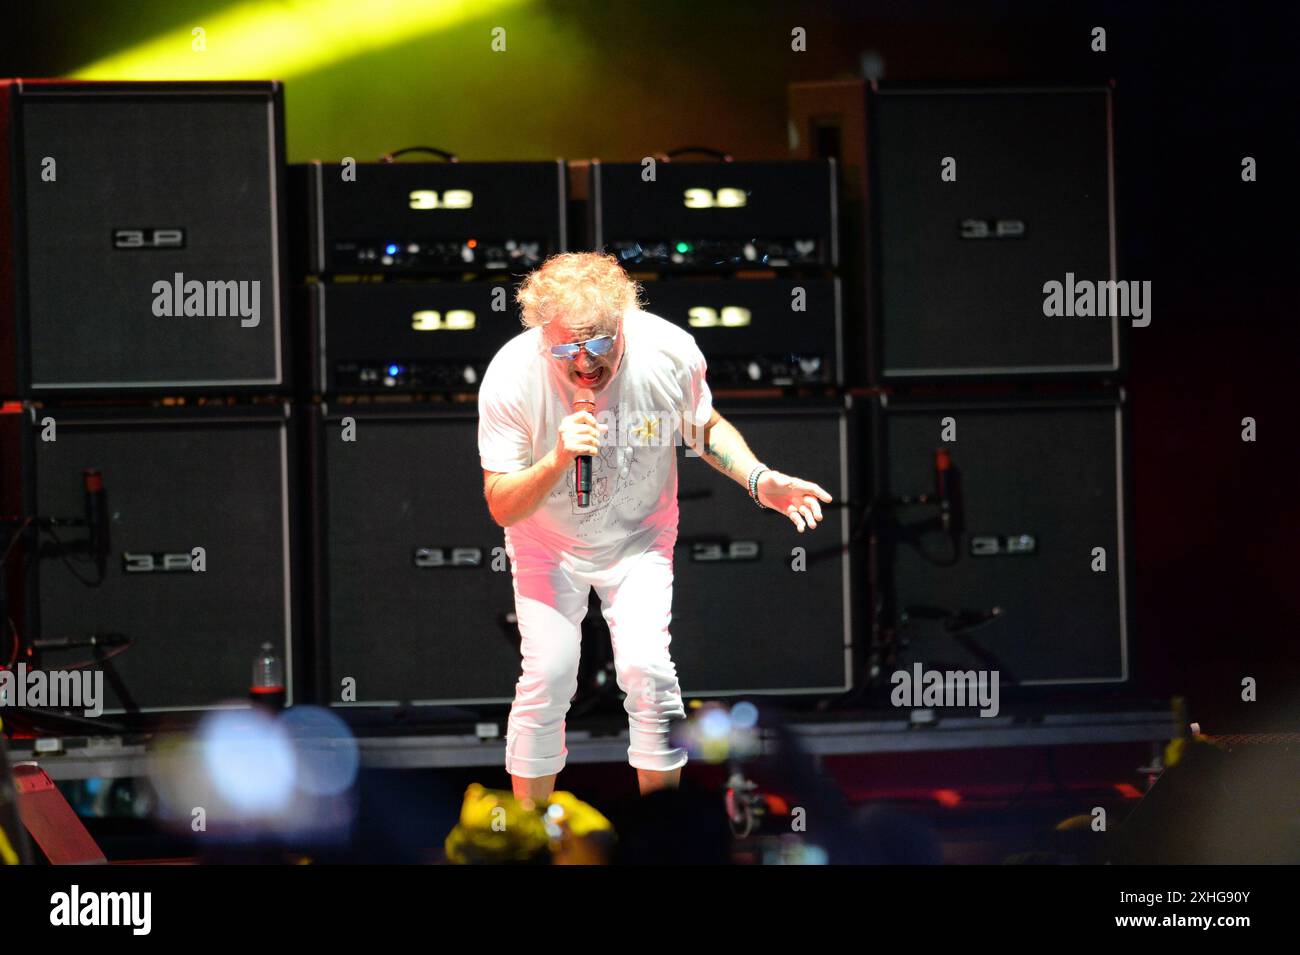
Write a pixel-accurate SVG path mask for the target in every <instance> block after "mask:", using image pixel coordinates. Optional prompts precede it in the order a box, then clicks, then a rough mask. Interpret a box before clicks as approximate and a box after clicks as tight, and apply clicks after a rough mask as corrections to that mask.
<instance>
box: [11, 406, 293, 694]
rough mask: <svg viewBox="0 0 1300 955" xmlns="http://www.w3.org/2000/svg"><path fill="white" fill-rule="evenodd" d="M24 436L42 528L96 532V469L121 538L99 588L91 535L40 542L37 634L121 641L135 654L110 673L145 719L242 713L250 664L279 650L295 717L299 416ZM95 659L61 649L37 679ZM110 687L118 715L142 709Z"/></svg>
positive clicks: (51, 427) (151, 418) (81, 422)
mask: <svg viewBox="0 0 1300 955" xmlns="http://www.w3.org/2000/svg"><path fill="white" fill-rule="evenodd" d="M28 427H29V429H30V431H29V434H28V436H27V446H28V448H29V452H30V454H31V457H32V462H33V468H32V472H33V474H34V489H33V490H34V493H33V495H32V501H31V507H32V509H33V511H34V512H35V513H36V514H38V515H40V517H41V518H42V520H43V521H48V520H55V521H64V520H66V519H78V518H82V517H84V515H85V514H86V504H85V496H84V493H83V482H82V470H83V469H85V468H97V469H98V470H99V471H100V472H101V474H102V476H103V482H104V489H105V494H106V499H107V508H106V511H107V517H108V520H107V525H108V533H109V541H108V558H107V561H106V563H105V567H104V574H103V578H102V582H99V580H100V577H99V570H98V568H97V566H96V562H95V561H94V560H93V559H92V557H91V555H90V554H87V553H86V552H85V551H84V550H83V549H81V548H80V547H79V546H78V542H79V541H82V540H84V539H85V537H86V531H85V530H84V529H82V528H78V527H76V526H58V525H56V526H54V527H53V528H46V529H44V530H42V532H41V534H40V540H41V548H40V549H41V557H40V558H39V560H37V561H36V566H37V569H36V572H35V573H34V574H30V575H29V577H28V581H29V588H31V589H32V590H34V593H32V592H31V591H29V609H30V612H31V614H32V617H33V619H32V620H31V621H30V622H29V630H30V632H31V633H34V634H38V635H39V636H40V637H42V638H43V639H46V640H51V639H58V638H63V637H67V638H73V639H85V638H86V637H89V636H91V635H96V634H98V635H101V636H102V635H105V634H120V635H122V636H124V637H125V638H126V639H128V640H129V641H130V645H129V646H128V647H127V648H126V649H125V650H122V651H121V652H117V653H116V654H115V655H114V656H113V657H112V660H111V664H112V668H113V670H115V671H116V673H117V675H118V676H119V677H120V679H121V683H122V686H124V687H125V690H126V694H127V695H128V696H129V697H130V698H131V700H133V701H134V703H135V705H136V706H137V707H138V708H139V709H140V710H141V711H143V712H153V711H163V710H198V709H204V708H209V707H214V706H218V705H221V704H223V703H225V702H227V701H230V700H236V701H241V700H242V701H246V700H247V699H248V691H249V684H250V680H251V675H252V667H253V661H254V659H255V657H256V656H257V655H258V651H259V648H260V647H261V645H262V644H263V643H270V644H271V645H272V647H273V648H274V649H275V651H276V653H277V654H278V655H279V657H280V658H281V660H282V661H283V663H284V667H285V677H286V687H285V689H286V697H287V701H288V702H289V703H292V702H293V701H294V700H295V698H296V697H297V695H298V694H297V685H296V684H297V680H296V679H295V677H296V676H297V675H299V674H300V667H301V660H300V659H299V653H298V648H297V645H296V644H297V641H296V639H295V633H296V629H297V623H298V617H299V615H298V613H297V608H296V606H295V600H294V594H295V588H296V580H295V559H294V548H295V543H294V542H295V539H296V527H295V525H296V524H297V521H296V518H295V513H294V507H295V505H294V500H295V483H296V482H295V479H294V478H293V475H294V474H295V468H296V455H295V453H294V444H295V439H294V436H293V432H294V428H293V427H292V419H291V418H290V417H289V410H288V407H287V406H285V405H270V406H261V407H255V408H243V409H235V408H228V407H227V408H223V407H205V408H138V409H134V408H114V409H87V410H72V409H67V410H57V409H51V408H45V409H38V410H35V411H34V412H33V413H32V414H31V418H30V420H29V425H28ZM199 548H201V550H198V549H199ZM89 656H90V651H89V650H87V649H85V648H80V649H68V650H58V651H54V650H51V651H46V652H44V654H43V656H42V660H41V665H42V667H43V668H45V669H60V668H63V667H65V666H69V665H72V664H74V663H78V662H82V661H84V660H86V659H87V658H88V657H89ZM105 688H106V690H107V691H108V699H109V703H108V704H107V705H106V711H118V712H120V711H121V710H123V709H130V708H131V707H130V706H129V704H128V702H127V700H126V699H125V698H124V697H123V696H122V695H121V694H119V693H118V692H117V689H116V688H115V686H114V684H113V681H112V679H111V678H110V677H109V675H108V673H107V671H106V676H105Z"/></svg>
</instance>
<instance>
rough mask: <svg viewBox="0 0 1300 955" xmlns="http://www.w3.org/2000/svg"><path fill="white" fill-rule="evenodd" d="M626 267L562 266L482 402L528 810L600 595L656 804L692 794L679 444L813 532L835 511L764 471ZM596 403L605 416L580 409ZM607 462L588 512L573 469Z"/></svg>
mask: <svg viewBox="0 0 1300 955" xmlns="http://www.w3.org/2000/svg"><path fill="white" fill-rule="evenodd" d="M641 291H642V290H641V288H640V286H638V285H637V283H635V282H634V281H632V280H631V279H630V278H629V277H628V276H627V274H626V273H625V272H624V271H623V269H622V268H621V266H620V265H619V264H618V261H617V259H615V258H614V257H613V256H611V255H602V254H599V253H593V252H582V253H568V254H562V255H555V256H552V257H551V258H550V259H548V260H547V261H546V262H545V263H544V264H543V265H542V267H541V268H539V269H538V270H537V271H535V272H533V273H532V274H531V275H529V276H528V278H527V280H526V281H525V282H524V283H523V285H522V286H521V287H520V289H519V293H518V301H519V305H520V308H521V310H522V313H523V321H524V325H526V326H527V328H528V330H527V331H525V332H523V333H522V334H520V335H517V336H515V337H514V338H513V339H511V340H510V341H509V342H507V343H506V344H505V346H503V347H502V349H501V350H500V351H499V352H497V354H496V356H495V357H494V358H493V359H492V362H491V364H490V365H489V366H488V369H487V373H486V374H485V375H484V377H483V382H482V386H481V388H480V391H479V430H478V446H479V458H480V462H481V464H482V466H483V493H484V496H485V497H486V498H487V504H488V510H489V511H490V512H491V514H492V518H493V520H495V521H496V522H497V523H498V524H500V525H501V526H502V527H504V528H505V546H506V554H507V555H508V556H509V557H510V562H511V571H512V573H513V575H514V591H515V613H516V616H517V617H518V621H519V633H520V636H521V637H522V644H521V652H522V655H523V672H522V675H521V676H520V677H519V682H518V684H517V686H516V688H515V699H514V706H513V707H512V708H511V711H510V720H509V723H508V725H507V731H506V771H507V772H509V773H510V775H511V778H512V780H513V787H514V793H515V795H516V796H517V797H519V798H530V799H533V800H535V801H538V802H541V801H543V800H545V799H547V798H548V797H549V796H550V794H551V792H552V791H553V789H554V787H555V777H556V775H557V774H558V773H559V771H560V770H561V769H562V768H564V761H565V757H566V756H567V755H568V750H566V749H565V746H564V717H565V714H566V713H567V712H568V709H569V702H570V701H571V700H572V698H573V695H574V693H575V691H576V690H577V684H578V652H579V648H580V645H581V632H580V629H579V625H580V624H581V622H582V619H583V617H585V616H586V614H587V598H588V593H589V591H590V588H592V587H595V588H596V594H597V596H599V598H600V601H601V607H602V611H603V613H604V616H605V620H606V622H607V623H608V624H609V631H610V637H611V639H612V641H613V650H614V667H615V670H616V673H617V679H618V685H619V688H620V689H621V690H622V691H623V692H624V693H625V694H626V700H625V703H624V705H625V707H626V709H627V714H628V731H629V737H630V741H631V745H630V746H629V747H628V751H627V753H628V762H629V763H630V764H631V765H632V766H633V767H635V768H636V771H637V778H638V781H639V784H640V789H641V792H642V794H645V793H648V792H651V791H653V790H656V789H660V788H663V787H669V786H676V785H677V784H678V781H679V779H680V776H681V767H682V766H683V765H684V764H685V763H686V751H685V750H684V749H681V748H677V747H674V746H673V745H672V743H671V740H670V726H671V723H672V721H673V720H680V719H682V718H684V716H685V712H684V711H683V708H682V699H681V690H680V688H679V687H678V683H677V671H676V669H675V668H674V666H673V662H672V659H671V657H670V656H669V652H668V646H669V640H670V637H669V634H668V621H669V617H670V611H671V605H672V594H673V545H674V544H675V543H676V540H677V453H676V447H675V445H676V437H677V435H680V437H681V438H682V439H683V440H685V441H686V442H687V443H688V444H689V445H690V446H691V447H692V448H693V449H695V451H696V452H698V453H699V454H700V455H701V456H702V457H703V458H704V459H705V460H706V461H708V462H709V464H711V465H712V466H713V467H714V468H716V469H717V470H719V471H721V472H722V473H723V474H725V475H726V476H727V477H729V478H731V479H732V480H733V481H735V482H736V483H737V484H739V485H740V486H741V487H743V488H745V489H746V491H747V492H748V494H749V495H750V497H751V498H752V499H753V500H754V503H755V504H756V505H757V506H758V507H760V508H771V509H772V510H774V511H776V512H777V513H779V514H784V515H785V516H786V517H788V518H789V519H790V521H791V522H792V523H793V524H794V525H795V527H796V528H798V530H799V532H800V533H802V532H803V530H804V529H805V528H814V527H816V526H817V523H818V522H819V521H820V520H821V519H822V510H821V503H830V501H831V496H830V495H829V494H828V493H826V491H824V490H823V489H822V488H820V487H818V486H817V485H816V484H813V483H811V482H809V481H801V480H799V479H798V478H793V477H790V476H789V475H786V474H782V473H780V472H779V471H773V470H771V469H769V468H767V467H766V466H764V465H763V464H761V463H760V462H759V461H758V459H757V458H756V457H754V455H753V453H752V452H751V451H750V450H749V447H748V446H747V445H746V444H745V440H744V438H742V437H741V436H740V433H739V432H737V431H736V429H735V428H734V427H732V425H731V424H730V423H729V422H728V421H727V420H726V419H725V418H723V417H722V416H721V415H719V414H718V412H717V411H715V410H714V409H713V397H712V395H711V394H710V392H709V386H708V384H707V383H706V382H705V379H704V373H705V361H704V356H703V355H702V354H701V353H700V350H699V348H698V347H696V344H695V340H694V338H692V337H691V335H690V333H688V332H687V331H685V330H683V329H681V328H679V327H678V326H676V325H673V324H672V323H671V322H667V321H665V320H664V319H662V318H659V317H657V316H655V315H651V314H650V313H648V312H645V311H643V310H642V309H641V307H640V294H641ZM582 389H588V390H590V391H591V392H592V393H593V394H594V397H595V402H594V407H586V406H584V408H582V409H575V408H574V399H575V397H576V396H577V394H578V392H579V391H580V390H582ZM582 455H589V456H590V458H591V465H592V467H591V494H590V500H588V501H586V502H585V506H583V505H580V502H579V499H578V495H577V493H576V490H575V486H574V485H575V482H574V470H575V468H574V461H575V460H576V459H577V458H578V457H579V456H582Z"/></svg>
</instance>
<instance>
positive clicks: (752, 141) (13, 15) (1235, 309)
mask: <svg viewBox="0 0 1300 955" xmlns="http://www.w3.org/2000/svg"><path fill="white" fill-rule="evenodd" d="M236 6H238V5H235V4H230V3H220V2H175V0H166V2H157V0H141V2H131V3H125V2H122V3H84V2H71V0H44V2H41V3H39V4H29V3H26V2H23V3H7V4H4V6H3V10H4V13H3V20H2V22H3V24H4V28H3V29H2V30H0V74H3V75H7V76H62V75H89V76H99V75H103V70H102V69H101V70H100V71H99V72H96V71H95V70H93V69H92V70H86V69H85V68H86V67H87V66H88V65H89V64H92V63H95V62H96V61H100V60H102V58H104V57H108V56H110V55H112V54H114V53H117V52H120V51H123V50H127V49H129V48H131V47H132V46H133V45H135V44H138V43H141V42H144V41H147V40H149V39H151V38H153V37H156V36H158V35H160V34H164V35H171V34H174V35H175V36H177V37H178V38H179V42H180V43H182V44H183V43H185V42H186V41H187V39H188V34H189V30H190V28H191V27H192V26H195V25H205V24H208V25H215V26H212V28H211V29H210V30H209V34H210V36H209V44H210V48H211V52H212V53H213V56H212V57H211V58H210V60H209V61H203V63H202V65H203V68H205V69H210V68H212V67H211V64H212V62H213V61H216V60H217V59H218V55H221V56H224V55H227V54H229V53H230V49H229V46H228V45H226V46H223V41H224V39H225V37H227V36H229V35H231V34H230V33H229V32H228V31H227V30H226V29H225V24H227V23H228V22H229V20H228V19H226V20H223V19H222V18H223V16H226V15H228V14H229V13H230V11H231V10H232V9H233V8H235V7H236ZM261 6H264V7H267V8H276V7H278V6H280V5H278V4H275V3H267V4H262V5H261ZM358 6H363V4H358ZM285 9H299V7H296V6H295V7H289V6H286V7H285ZM496 25H505V26H506V27H507V29H508V37H509V50H510V52H508V53H507V54H497V55H495V56H494V55H493V54H491V53H490V52H489V51H488V37H489V35H490V30H491V28H492V27H493V26H496ZM794 26H803V27H805V28H806V30H807V33H808V51H807V52H805V53H794V52H792V51H791V50H790V30H791V28H792V27H794ZM1095 26H1101V27H1104V28H1105V29H1106V31H1107V51H1106V52H1105V53H1094V52H1092V51H1091V49H1090V39H1091V30H1092V28H1093V27H1095ZM1298 40H1300V15H1298V14H1297V13H1296V8H1295V6H1294V5H1290V4H1262V5H1250V4H1247V5H1243V4H1235V3H1234V4H1226V3H1202V2H1179V3H1168V4H1156V3H1150V4H1146V3H1135V2H1113V3H1100V4H1077V5H1069V4H1067V5H1061V6H1059V7H1058V6H1057V5H1054V4H1046V3H1035V2H1004V3H976V2H971V3H961V4H941V3H909V4H905V3H870V4H867V3H860V2H828V3H817V4H795V3H774V2H768V0H751V2H744V3H701V2H699V0H690V2H686V0H669V2H656V3H628V2H620V3H609V2H608V0H581V2H533V3H519V4H517V5H515V6H510V7H504V8H501V9H497V10H493V11H492V12H490V13H486V14H483V15H482V16H476V17H473V18H471V19H467V20H464V21H462V22H459V23H455V24H452V25H449V26H446V27H444V28H441V29H438V30H436V31H431V32H424V33H422V34H420V35H417V36H412V37H410V38H409V39H407V38H402V39H400V40H399V41H398V42H396V43H394V44H391V45H389V46H387V47H385V48H383V49H371V50H368V51H362V52H355V51H349V50H348V49H347V46H346V42H343V43H342V44H341V45H340V46H339V47H338V48H337V49H333V50H331V52H330V55H329V56H328V57H324V58H323V59H322V58H320V57H318V58H317V59H316V60H315V61H314V62H313V63H312V64H311V65H309V66H308V67H306V68H304V67H301V66H294V67H293V68H291V69H290V70H289V71H288V72H287V73H286V72H283V71H277V70H276V69H275V68H274V66H275V64H274V63H273V62H272V63H270V65H269V66H268V67H267V68H265V69H263V70H262V71H261V72H260V74H259V73H258V72H257V65H256V64H254V67H253V69H254V72H252V73H244V74H242V75H244V76H258V78H271V77H275V76H281V77H283V78H284V79H285V80H286V107H287V132H288V143H289V159H290V161H295V162H296V161H302V160H305V159H309V158H321V159H326V160H331V159H338V158H340V157H341V156H344V155H352V156H355V157H356V158H358V159H373V158H375V157H376V156H378V155H379V154H381V153H383V152H385V151H388V150H390V149H393V148H397V147H400V146H405V145H411V144H414V143H424V144H430V145H436V146H442V147H444V148H449V149H452V150H455V151H457V152H459V153H460V155H461V157H462V158H463V159H467V160H487V159H539V158H550V157H555V156H562V157H565V158H569V159H575V158H587V157H596V156H598V157H601V158H604V159H609V160H627V159H639V158H640V157H642V156H644V155H647V154H650V153H652V152H655V151H657V150H660V149H665V148H672V147H674V146H678V145H683V144H705V145H712V146H716V147H720V148H724V149H727V150H728V151H730V152H732V153H733V154H734V155H735V156H736V157H737V158H741V159H745V158H773V159H775V158H785V157H786V156H787V155H788V148H789V147H788V141H787V132H786V86H787V84H788V83H789V82H791V81H795V80H812V79H827V78H834V77H843V76H852V75H857V74H858V73H859V72H860V62H861V57H862V54H863V53H864V52H865V51H874V52H875V53H877V54H878V55H879V56H880V57H881V58H882V59H883V62H884V78H885V79H887V80H909V81H928V80H970V81H985V80H1004V81H1013V82H1037V81H1088V80H1106V79H1113V80H1114V81H1115V84H1116V122H1117V132H1116V149H1117V174H1118V177H1119V191H1118V210H1119V211H1118V214H1119V230H1120V231H1119V235H1120V242H1121V268H1122V277H1124V278H1127V279H1136V280H1147V279H1149V280H1151V281H1152V283H1153V288H1152V305H1153V320H1152V324H1151V325H1150V327H1148V328H1142V329H1134V330H1132V333H1131V346H1132V352H1131V355H1132V370H1131V374H1130V378H1129V391H1130V395H1131V398H1132V408H1133V423H1134V435H1135V441H1134V451H1135V456H1134V467H1135V481H1136V503H1135V547H1136V554H1135V558H1136V560H1135V565H1136V574H1135V577H1136V590H1135V594H1134V598H1135V602H1136V607H1137V620H1136V624H1137V631H1136V633H1137V641H1138V643H1137V649H1136V658H1135V665H1136V668H1137V669H1136V673H1137V675H1138V678H1139V688H1140V689H1141V690H1143V691H1146V692H1149V693H1151V694H1158V695H1167V694H1172V693H1183V694H1186V695H1187V696H1188V697H1189V699H1190V703H1191V707H1192V708H1191V713H1192V716H1193V717H1194V718H1199V719H1201V720H1202V721H1203V722H1204V723H1205V727H1204V728H1205V729H1206V730H1207V731H1210V732H1229V731H1233V730H1237V731H1242V730H1246V729H1252V728H1261V727H1265V726H1269V727H1275V728H1291V729H1295V728H1296V727H1295V723H1296V722H1297V720H1296V714H1297V706H1296V705H1295V704H1296V702H1297V686H1300V652H1297V649H1296V641H1297V637H1298V636H1300V632H1298V629H1297V624H1298V623H1300V586H1297V580H1296V562H1295V559H1294V556H1293V547H1294V539H1295V536H1296V533H1297V529H1298V528H1300V519H1298V518H1300V506H1298V505H1297V497H1296V494H1295V488H1296V481H1297V463H1298V460H1297V459H1298V457H1300V456H1298V455H1297V453H1296V440H1297V435H1296V433H1295V428H1296V425H1295V411H1294V408H1295V404H1296V402H1295V394H1296V378H1297V375H1296V371H1297V365H1298V364H1300V362H1298V361H1297V355H1300V334H1298V333H1297V330H1296V323H1297V320H1298V319H1300V308H1298V307H1297V306H1298V305H1300V294H1298V293H1297V273H1298V272H1300V269H1297V264H1298V260H1300V257H1298V256H1297V253H1298V252H1300V241H1297V237H1296V235H1297V222H1298V221H1300V216H1298V213H1300V203H1298V202H1297V189H1296V185H1295V183H1296V177H1297V175H1298V174H1300V149H1298V148H1297V135H1298V134H1297V128H1298V126H1297V121H1298V120H1300V93H1298V92H1297V90H1298V88H1300V87H1298V86H1297V83H1296V78H1295V70H1296V60H1297V56H1296V52H1297V41H1298ZM245 46H247V44H245ZM317 52H319V50H317ZM195 62H196V63H197V62H199V61H197V60H196V61H195ZM194 75H195V76H196V77H198V76H201V75H203V74H198V73H196V74H194ZM134 78H141V79H144V78H158V79H164V78H175V79H179V78H185V77H183V76H179V75H175V74H174V73H173V74H172V75H159V74H157V73H150V72H148V71H147V69H146V71H145V72H141V73H139V74H136V75H134ZM1248 155H1249V156H1253V157H1255V159H1256V160H1257V163H1258V181H1257V182H1254V183H1243V182H1242V181H1241V176H1240V170H1241V159H1242V157H1243V156H1248ZM1245 416H1251V417H1254V418H1255V419H1256V421H1257V423H1258V439H1257V441H1256V442H1255V443H1253V444H1248V443H1243V442H1242V440H1241V427H1242V426H1241V419H1242V418H1243V417H1245ZM1062 493H1068V489H1064V488H1063V489H1062ZM1246 676H1251V677H1254V678H1256V680H1257V681H1258V684H1259V697H1260V702H1259V703H1256V704H1243V703H1242V702H1241V701H1240V698H1239V697H1240V682H1241V680H1242V678H1243V677H1246Z"/></svg>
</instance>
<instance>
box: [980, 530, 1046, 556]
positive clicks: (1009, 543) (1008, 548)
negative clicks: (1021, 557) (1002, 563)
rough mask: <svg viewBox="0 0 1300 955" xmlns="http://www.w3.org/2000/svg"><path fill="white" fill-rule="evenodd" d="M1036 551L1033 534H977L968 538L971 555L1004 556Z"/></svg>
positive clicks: (1036, 544) (1036, 540) (1036, 541)
mask: <svg viewBox="0 0 1300 955" xmlns="http://www.w3.org/2000/svg"><path fill="white" fill-rule="evenodd" d="M1036 553H1038V538H1037V537H1035V536H1034V535H1033V534H977V535H974V536H972V537H971V539H970V555H971V556H972V557H1005V556H1010V555H1013V554H1036Z"/></svg>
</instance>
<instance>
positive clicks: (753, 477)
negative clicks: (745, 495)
mask: <svg viewBox="0 0 1300 955" xmlns="http://www.w3.org/2000/svg"><path fill="white" fill-rule="evenodd" d="M770 470H772V469H771V468H769V467H768V466H767V465H766V464H755V465H754V467H753V469H752V470H751V471H750V472H749V496H750V498H751V499H753V501H754V503H755V504H757V505H758V506H759V507H761V508H762V509H763V510H770V508H769V507H768V506H767V505H766V504H764V503H763V502H762V501H760V500H759V499H758V479H759V478H760V477H762V476H763V472H764V471H770Z"/></svg>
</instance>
